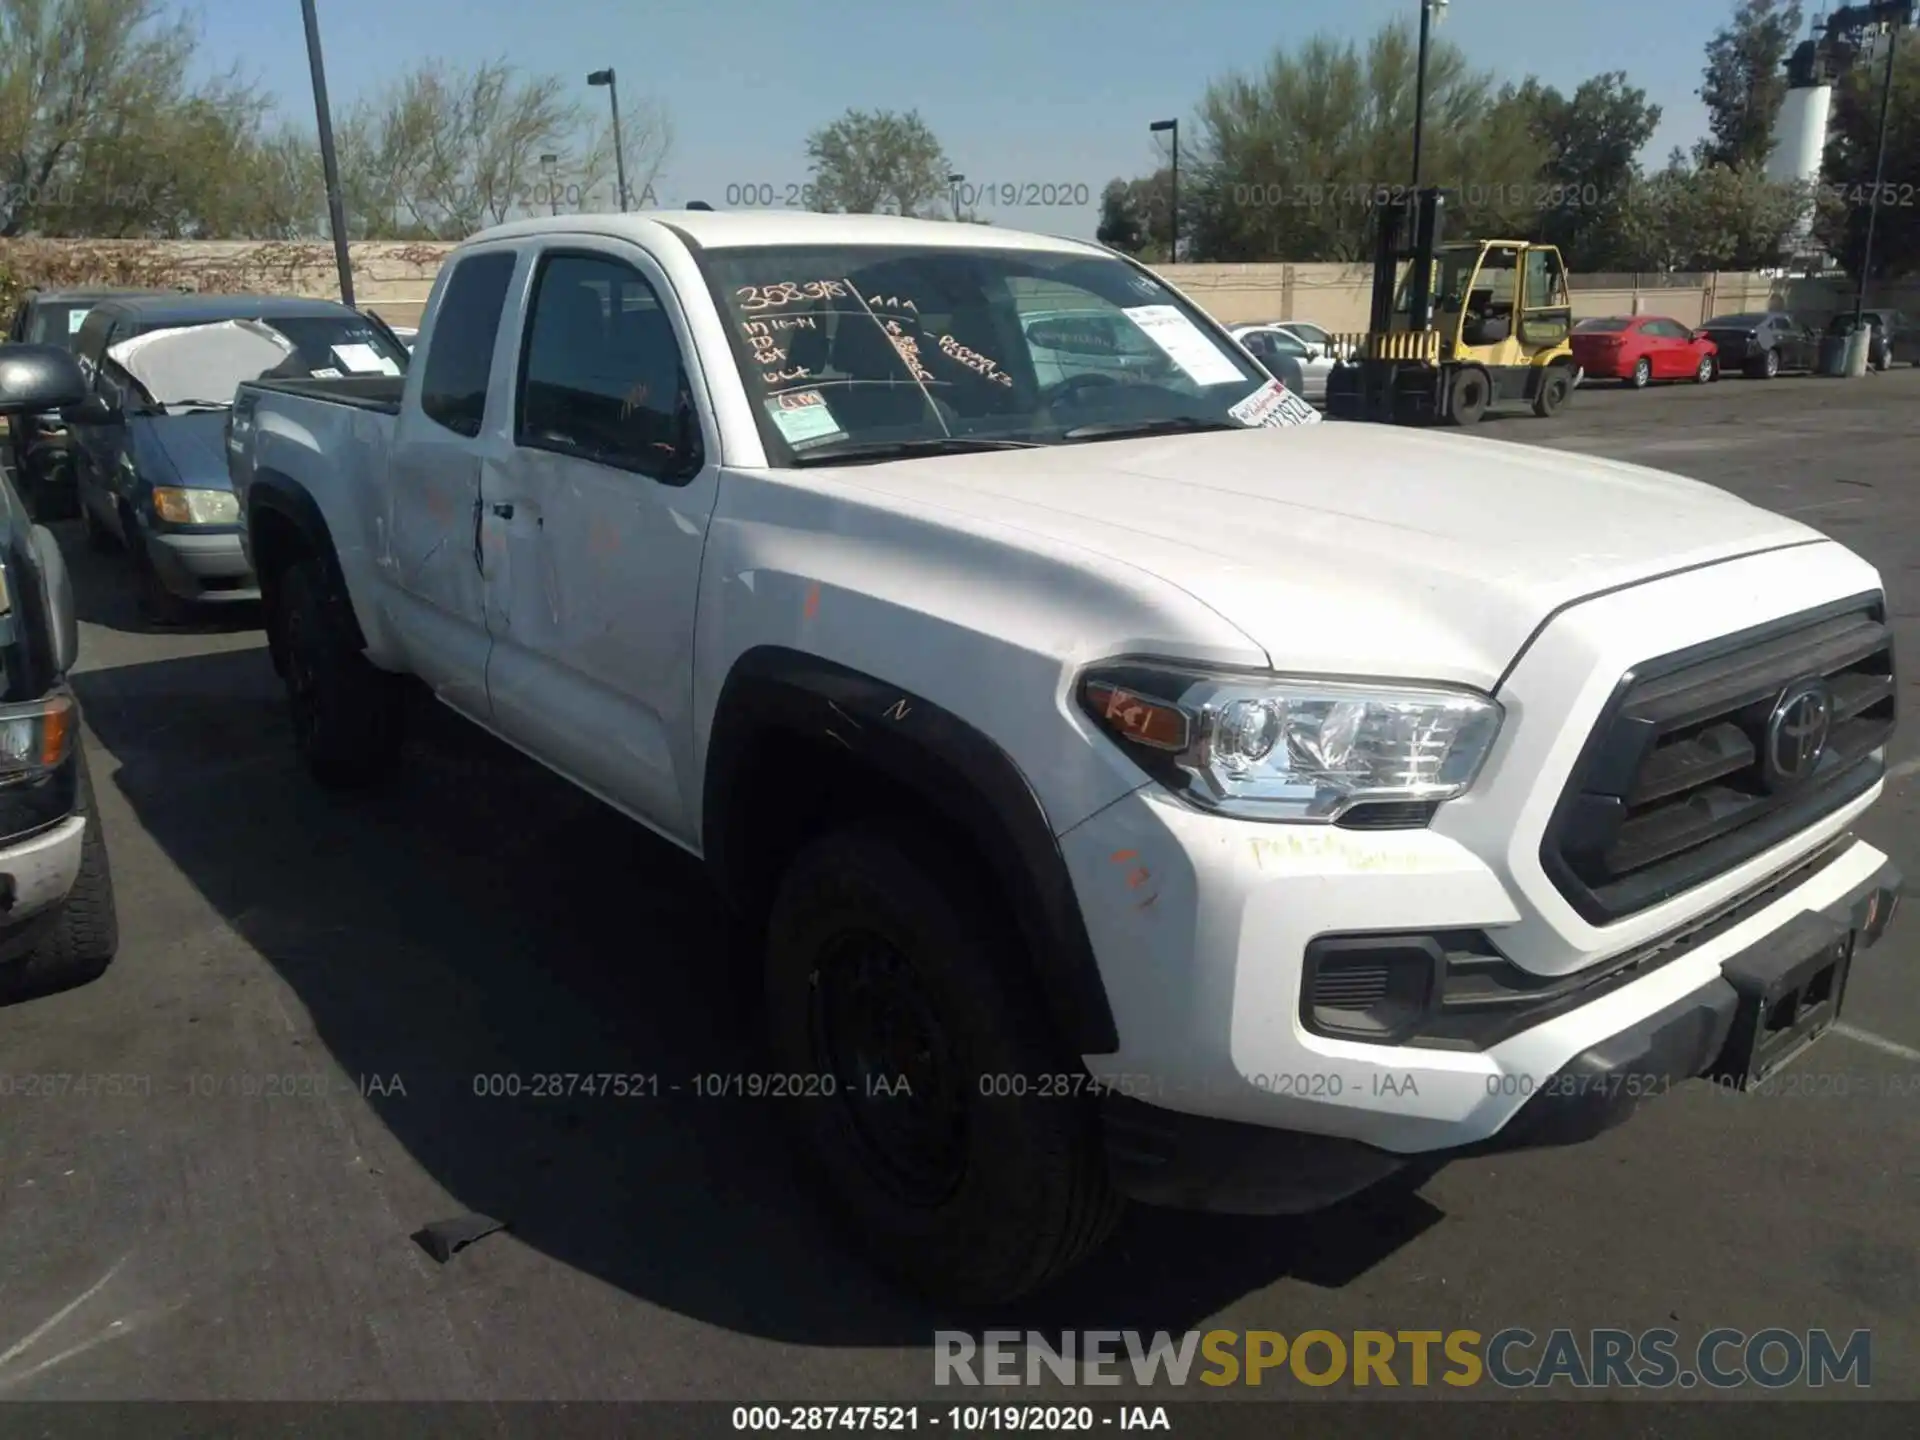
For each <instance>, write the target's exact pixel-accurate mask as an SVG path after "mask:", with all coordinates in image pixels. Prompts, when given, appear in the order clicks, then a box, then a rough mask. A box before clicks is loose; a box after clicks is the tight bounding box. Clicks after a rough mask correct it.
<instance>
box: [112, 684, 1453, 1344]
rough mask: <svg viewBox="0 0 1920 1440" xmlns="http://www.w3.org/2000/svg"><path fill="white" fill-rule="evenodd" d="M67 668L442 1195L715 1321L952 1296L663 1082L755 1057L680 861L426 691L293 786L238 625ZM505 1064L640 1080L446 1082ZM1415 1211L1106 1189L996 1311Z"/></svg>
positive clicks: (1261, 1282)
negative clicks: (1133, 1203)
mask: <svg viewBox="0 0 1920 1440" xmlns="http://www.w3.org/2000/svg"><path fill="white" fill-rule="evenodd" d="M75 686H76V688H77V689H78V690H79V691H80V695H81V700H82V702H83V704H84V705H85V707H86V715H87V719H88V721H89V723H90V726H91V728H92V729H93V731H94V733H95V735H96V736H97V738H98V740H99V741H100V743H101V744H102V745H103V746H104V747H105V748H106V749H107V750H108V751H110V752H111V753H112V755H113V756H114V757H115V758H116V759H117V760H118V762H119V768H118V770H117V771H113V772H112V781H111V782H109V781H107V779H106V777H107V775H108V774H109V767H107V766H105V765H102V766H100V767H99V770H98V772H97V773H98V774H99V775H100V776H101V778H102V783H117V784H118V786H119V787H120V789H121V790H122V792H123V793H124V794H125V796H126V798H127V800H128V801H129V803H130V805H131V807H132V809H133V811H134V812H135V813H136V814H137V815H138V817H139V819H140V822H141V824H142V826H143V827H144V828H145V829H146V830H147V832H148V833H149V834H150V835H151V836H152V837H153V838H154V840H155V841H156V842H157V844H158V845H159V846H160V847H161V848H162V849H163V850H164V851H165V853H166V854H167V856H168V857H169V859H170V860H171V862H172V863H173V864H174V865H176V866H177V867H178V868H179V869H180V870H181V872H182V873H183V874H184V875H185V876H186V877H187V878H188V879H189V880H190V881H191V883H192V884H194V885H195V886H196V887H198V889H199V891H200V892H201V893H202V894H203V895H204V896H205V897H206V898H207V900H208V901H209V902H211V904H212V905H213V906H215V907H216V908H217V909H218V911H219V913H220V914H221V915H222V916H223V917H224V919H225V921H226V923H227V924H228V925H229V926H231V927H232V928H233V929H234V930H235V931H236V932H237V933H238V934H239V935H240V936H242V937H243V938H244V939H245V940H246V941H247V942H248V943H249V944H250V945H251V946H252V947H253V948H255V949H256V950H258V952H259V953H260V954H261V955H262V956H264V957H265V958H266V959H267V961H268V962H269V963H271V964H272V965H273V967H274V968H275V969H276V970H277V971H278V972H279V973H280V975H281V976H282V977H283V978H284V979H285V981H286V982H287V983H288V984H289V985H290V986H291V987H292V988H293V990H294V991H295V992H296V993H297V995H298V998H299V1000H300V1001H301V1002H302V1004H303V1005H304V1006H305V1008H306V1010H307V1012H308V1013H309V1015H310V1016H311V1017H312V1021H313V1023H314V1025H315V1027H316V1028H317V1030H318V1033H319V1035H320V1038H321V1040H322V1041H323V1042H324V1044H325V1045H326V1046H327V1048H328V1049H329V1050H330V1052H331V1053H332V1055H333V1057H334V1058H335V1060H336V1061H337V1062H338V1063H339V1065H340V1066H341V1067H342V1068H343V1069H344V1070H345V1071H346V1073H347V1074H348V1075H349V1076H353V1077H363V1076H379V1077H392V1076H399V1077H401V1078H402V1079H403V1080H404V1084H405V1091H406V1094H405V1096H404V1097H401V1096H398V1095H381V1094H378V1093H373V1094H370V1095H369V1096H368V1103H369V1104H370V1105H371V1106H372V1107H373V1109H374V1110H375V1112H376V1113H377V1114H378V1116H379V1118H380V1120H381V1122H382V1123H383V1124H384V1125H386V1126H387V1127H388V1128H389V1129H390V1131H391V1133H392V1134H393V1136H394V1137H395V1138H396V1139H397V1140H398V1141H399V1142H400V1144H401V1145H403V1146H404V1147H405V1148H406V1150H407V1151H408V1152H409V1153H410V1154H411V1155H412V1156H413V1157H414V1159H415V1160H416V1161H417V1162H418V1163H419V1164H420V1165H421V1166H422V1167H424V1169H425V1170H426V1171H427V1172H428V1174H429V1175H430V1176H431V1177H432V1178H433V1180H434V1181H436V1182H437V1183H438V1184H439V1185H440V1186H442V1187H444V1188H445V1190H446V1191H447V1192H448V1193H449V1194H451V1195H452V1196H454V1197H455V1198H456V1199H457V1201H458V1203H459V1205H460V1206H462V1207H465V1208H469V1209H472V1210H475V1211H478V1212H481V1213H483V1214H487V1215H491V1216H495V1217H497V1218H500V1219H502V1220H506V1221H508V1222H510V1224H511V1226H512V1230H513V1233H514V1234H515V1235H516V1236H517V1237H518V1238H519V1239H520V1240H522V1241H523V1242H525V1243H526V1244H528V1245H531V1246H533V1247H536V1248H537V1249H538V1250H540V1251H543V1252H545V1253H546V1254H548V1255H550V1256H552V1257H554V1258H555V1259H557V1260H559V1261H561V1262H563V1263H565V1264H567V1265H569V1266H573V1267H575V1268H577V1269H579V1270H581V1271H585V1272H587V1273H588V1274H590V1275H593V1276H595V1277H598V1278H599V1279H601V1280H604V1281H606V1282H607V1283H609V1284H612V1285H615V1286H618V1287H621V1288H622V1289H624V1290H626V1291H628V1292H630V1293H632V1294H634V1295H637V1296H640V1297H642V1298H644V1299H646V1300H647V1301H650V1302H652V1303H654V1304H657V1305H661V1306H665V1307H668V1308H670V1309H673V1310H675V1311H678V1312H681V1313H684V1314H687V1315H691V1316H693V1317H696V1318H698V1319H701V1320H704V1321H707V1322H709V1323H713V1324H717V1325H723V1326H727V1327H730V1328H732V1329H735V1330H738V1331H743V1332H748V1333H753V1334H758V1335H763V1336H767V1337H771V1338H776V1339H781V1340H786V1341H792V1342H798V1343H803V1344H814V1345H865V1346H871V1345H889V1344H893V1345H925V1344H927V1343H929V1341H930V1339H931V1331H932V1330H933V1329H935V1328H937V1327H938V1326H940V1325H941V1324H942V1323H946V1324H949V1325H952V1324H955V1323H958V1322H960V1321H962V1320H966V1321H969V1322H970V1321H972V1320H975V1319H977V1318H978V1317H954V1316H948V1317H937V1316H935V1315H933V1314H931V1313H930V1312H928V1311H927V1310H926V1309H924V1308H922V1307H920V1306H918V1305H916V1304H914V1303H913V1302H910V1301H908V1300H906V1299H904V1298H902V1297H900V1296H898V1295H896V1294H895V1293H894V1292H893V1291H892V1290H891V1289H890V1288H889V1287H887V1286H886V1285H884V1284H883V1283H882V1282H880V1281H879V1280H877V1279H876V1278H875V1277H874V1276H873V1275H872V1274H871V1273H870V1272H869V1271H868V1270H867V1269H866V1268H865V1267H864V1266H863V1265H861V1264H860V1263H859V1262H858V1261H857V1260H855V1259H853V1258H852V1257H851V1255H850V1253H849V1251H848V1250H847V1248H846V1247H845V1246H844V1245H842V1244H841V1243H840V1242H839V1241H838V1240H837V1239H836V1238H835V1237H834V1236H833V1235H832V1234H831V1233H830V1232H829V1230H828V1229H827V1227H826V1226H825V1224H824V1222H823V1221H822V1220H821V1219H820V1218H819V1216H818V1215H817V1213H816V1212H815V1211H814V1209H813V1208H812V1207H811V1206H810V1205H809V1204H808V1202H807V1201H806V1199H805V1198H804V1196H803V1195H802V1194H801V1192H799V1191H798V1189H797V1188H796V1186H795V1184H794V1182H793V1181H792V1179H791V1178H790V1175H789V1171H788V1167H787V1163H786V1157H785V1153H784V1150H783V1147H782V1143H781V1131H780V1127H779V1123H778V1122H779V1115H778V1111H777V1106H778V1104H779V1103H780V1102H760V1103H758V1104H756V1103H754V1102H751V1101H728V1100H715V1099H701V1098H698V1097H697V1096H696V1095H695V1094H694V1093H693V1087H694V1085H695V1083H696V1082H695V1078H694V1077H696V1076H698V1075H703V1074H716V1073H717V1074H726V1073H730V1072H751V1071H754V1070H757V1069H761V1068H763V1067H761V1066H760V1064H759V1062H758V1060H757V1056H756V1048H755V1044H754V1041H753V1040H752V1038H751V1037H753V1036H754V1035H755V1034H756V1033H757V1023H756V1020H755V1017H754V1015H753V1006H752V1004H751V1002H750V1000H749V999H747V998H746V997H747V996H748V995H749V994H750V992H751V988H752V987H751V985H750V984H747V983H743V981H742V980H741V978H740V972H739V969H738V968H736V967H734V966H731V965H729V964H727V963H723V962H724V956H723V954H722V946H721V945H720V942H719V941H718V939H717V938H716V937H718V936H719V935H720V934H721V933H722V925H721V917H720V911H719V906H718V903H717V900H716V898H715V896H714V895H713V893H712V891H711V889H710V888H709V886H708V884H707V882H706V880H705V877H704V874H703V872H702V871H701V869H700V868H699V866H698V865H697V863H696V862H694V861H693V860H692V859H690V858H689V857H687V856H686V855H684V854H682V853H681V852H680V851H678V850H676V849H674V848H673V847H671V846H670V845H668V844H666V843H665V842H663V841H660V840H658V839H656V838H655V837H653V836H652V835H650V834H649V833H647V832H646V831H645V830H643V829H642V828H641V827H639V826H637V825H634V824H631V823H630V822H628V821H626V820H625V819H624V818H622V817H620V816H618V815H616V814H614V813H613V812H611V811H609V810H607V809H605V808H604V807H602V806H601V805H599V804H598V803H597V802H595V801H593V800H591V799H589V798H587V797H585V796H583V795H581V794H580V793H579V792H577V791H575V790H574V789H573V788H572V787H571V786H569V785H567V784H566V783H565V782H563V781H561V780H559V779H557V778H556V777H554V776H552V775H551V774H549V773H548V772H547V771H545V770H543V769H541V768H540V767H538V766H536V765H534V764H532V763H531V762H529V761H527V760H526V759H524V758H523V757H521V756H519V755H518V754H517V753H515V752H512V751H510V750H509V749H507V748H506V747H504V746H502V745H500V744H498V743H497V742H495V741H493V740H492V739H491V738H490V737H487V736H485V735H484V734H481V733H480V732H478V731H476V730H474V729H473V728H472V727H469V726H467V725H465V724H464V723H463V722H461V721H459V720H458V719H456V718H455V717H453V716H451V715H450V714H447V713H445V712H441V711H438V710H437V707H433V706H431V703H430V702H428V704H427V706H426V707H425V708H426V710H428V711H430V712H431V713H430V714H426V715H423V717H422V720H423V723H422V724H421V725H420V726H418V727H416V731H415V737H416V738H414V739H413V740H410V742H409V753H408V755H407V756H406V759H405V763H404V764H403V766H402V769H401V772H400V774H399V775H398V776H397V777H396V778H395V779H394V781H393V782H392V783H391V784H390V785H389V786H387V787H385V788H383V789H381V790H379V791H377V792H375V793H372V794H368V795H364V796H360V797H355V798H351V799H339V798H335V797H330V796H327V795H324V794H322V793H321V792H320V791H318V790H317V789H316V788H315V787H314V786H313V785H312V784H311V783H310V782H309V781H308V779H307V777H306V775H305V774H304V772H303V771H301V770H300V769H298V767H297V766H296V765H295V763H294V761H293V758H292V754H291V746H290V742H289V741H288V740H287V738H286V728H285V720H284V717H283V714H282V709H281V698H280V691H279V689H278V685H277V682H276V681H275V679H274V677H273V674H272V671H271V667H270V666H269V664H268V662H267V659H266V656H265V653H264V651H262V650H260V649H258V648H255V649H249V650H246V651H240V652H227V653H222V654H212V655H204V656H196V657H192V658H185V659H173V660H160V661H155V662H152V663H148V664H142V665H134V666H126V667H120V668H114V669H104V670H95V671H90V672H87V673H84V674H82V675H79V676H77V677H76V678H75ZM423 731H424V732H425V733H424V734H422V733H421V732H423ZM507 1073H515V1074H518V1075H520V1076H523V1077H532V1076H536V1075H540V1074H546V1073H558V1074H566V1075H580V1074H595V1075H599V1074H606V1075H650V1076H657V1077H658V1088H659V1094H658V1095H657V1096H653V1097H649V1098H641V1099H633V1098H630V1099H617V1098H608V1097H605V1096H597V1097H593V1098H586V1097H575V1098H571V1099H569V1098H564V1097H563V1098H555V1099H536V1098H531V1097H530V1096H528V1095H524V1094H523V1096H522V1097H521V1098H519V1099H511V1098H501V1097H488V1096H484V1095H479V1094H476V1093H475V1092H476V1077H485V1076H491V1075H503V1074H507ZM481 1083H482V1086H484V1082H481ZM531 1084H532V1081H531V1080H530V1079H529V1080H528V1081H525V1082H523V1086H530V1085H531ZM675 1085H678V1086H680V1087H681V1089H680V1092H679V1093H674V1092H673V1091H672V1089H671V1087H672V1086H675ZM401 1218H402V1219H403V1220H404V1221H406V1222H408V1224H409V1225H410V1226H411V1225H414V1224H423V1223H425V1222H427V1221H430V1220H436V1219H440V1218H443V1217H441V1216H437V1215H419V1216H404V1217H401ZM1437 1218H1438V1214H1437V1212H1436V1211H1434V1210H1433V1209H1432V1207H1430V1206H1428V1205H1427V1204H1426V1203H1425V1202H1424V1201H1422V1200H1420V1199H1419V1198H1418V1197H1417V1196H1414V1195H1411V1194H1405V1193H1397V1192H1393V1191H1382V1192H1380V1193H1378V1194H1376V1195H1374V1196H1371V1197H1366V1198H1363V1199H1362V1200H1361V1201H1359V1202H1357V1203H1355V1204H1352V1205H1349V1206H1347V1207H1345V1208H1344V1209H1342V1210H1340V1211H1338V1212H1334V1213H1332V1214H1329V1215H1326V1216H1321V1217H1315V1218H1311V1219H1307V1220H1302V1221H1291V1222H1287V1221H1253V1220H1234V1219H1223V1218H1212V1217H1201V1216H1189V1215H1179V1214H1173V1213H1170V1212H1154V1211H1147V1210H1137V1211H1136V1212H1135V1213H1134V1214H1133V1216H1132V1217H1131V1218H1130V1219H1129V1220H1128V1222H1127V1223H1126V1225H1125V1227H1124V1228H1123V1231H1122V1233H1121V1234H1120V1235H1119V1236H1118V1237H1117V1238H1116V1240H1115V1242H1114V1243H1113V1245H1112V1247H1111V1248H1110V1249H1109V1250H1108V1251H1106V1252H1105V1253H1104V1254H1103V1255H1102V1256H1101V1257H1099V1258H1098V1259H1096V1260H1095V1262H1094V1263H1093V1264H1091V1265H1090V1266H1088V1267H1086V1269H1084V1270H1083V1271H1081V1272H1080V1273H1078V1274H1077V1275H1075V1276H1073V1277H1071V1278H1070V1279H1069V1280H1068V1281H1067V1282H1066V1283H1065V1284H1064V1285H1063V1286H1061V1287H1060V1288H1058V1289H1057V1290H1055V1291H1054V1292H1052V1293H1051V1294H1049V1295H1046V1296H1043V1297H1040V1298H1038V1299H1036V1300H1035V1301H1033V1302H1031V1303H1029V1304H1026V1305H1024V1306H1021V1307H1019V1312H1020V1313H1019V1314H1017V1315H1003V1316H998V1317H995V1318H996V1319H998V1320H999V1321H1000V1322H1001V1323H1011V1324H1014V1325H1017V1326H1021V1327H1027V1326H1031V1327H1034V1328H1045V1329H1060V1328H1067V1327H1099V1328H1135V1327H1138V1328H1143V1329H1148V1330H1152V1329H1167V1330H1171V1331H1175V1332H1178V1331H1180V1330H1183V1329H1186V1328H1188V1327H1189V1326H1190V1325H1192V1324H1193V1323H1194V1322H1197V1321H1198V1320H1200V1319H1201V1318H1202V1317H1204V1316H1207V1315H1209V1314H1212V1313H1214V1312H1217V1311H1218V1310H1220V1309H1222V1308H1224V1307H1225V1306H1227V1305H1229V1304H1231V1303H1232V1302H1233V1301H1235V1300H1236V1299H1238V1298H1240V1297H1241V1296H1243V1295H1245V1294H1247V1293H1249V1292H1252V1291H1256V1290H1258V1289H1261V1288H1262V1287H1265V1286H1267V1285H1269V1284H1271V1283H1272V1282H1273V1281H1274V1280H1276V1279H1277V1278H1280V1277H1281V1276H1283V1275H1286V1274H1293V1275H1295V1276H1298V1277H1300V1278H1301V1279H1304V1280H1307V1281H1308V1282H1309V1283H1315V1284H1320V1285H1324V1286H1339V1285H1342V1284H1344V1283H1346V1282H1347V1281H1348V1280H1350V1279H1352V1278H1353V1277H1355V1276H1356V1275H1358V1274H1360V1273H1362V1272H1363V1271H1365V1270H1366V1269H1367V1268H1369V1267H1370V1266H1372V1265H1373V1264H1374V1263H1376V1262H1377V1261H1378V1260H1379V1259H1381V1258H1382V1257H1383V1256H1384V1255H1386V1254H1389V1253H1391V1252H1392V1251H1393V1250H1395V1249H1397V1248H1398V1247H1399V1246H1400V1245H1402V1244H1405V1243H1406V1242H1408V1241H1409V1240H1411V1239H1412V1238H1413V1237H1414V1236H1415V1235H1417V1234H1419V1233H1420V1232H1421V1231H1423V1230H1424V1229H1426V1228H1427V1227H1428V1226H1430V1225H1431V1224H1433V1223H1434V1222H1435V1220H1436V1219H1437Z"/></svg>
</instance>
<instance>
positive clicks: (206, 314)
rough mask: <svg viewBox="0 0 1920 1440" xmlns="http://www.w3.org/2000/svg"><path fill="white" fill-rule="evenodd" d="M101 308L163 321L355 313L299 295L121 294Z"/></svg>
mask: <svg viewBox="0 0 1920 1440" xmlns="http://www.w3.org/2000/svg"><path fill="white" fill-rule="evenodd" d="M98 308H99V309H101V310H109V309H111V310H114V311H117V312H119V313H120V314H123V315H138V316H139V317H140V318H141V319H142V320H150V321H158V322H159V323H161V324H166V325H174V324H179V325H188V324H192V323H194V322H196V321H207V320H271V319H274V318H276V317H291V316H297V315H356V316H357V315H358V314H359V313H360V312H359V311H357V310H349V309H348V308H347V307H346V306H345V305H342V304H341V303H340V302H339V301H338V300H315V299H309V298H307V297H305V296H300V295H168V294H156V295H122V296H118V297H116V298H114V299H112V300H107V301H103V302H101V304H100V305H99V307H98Z"/></svg>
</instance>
